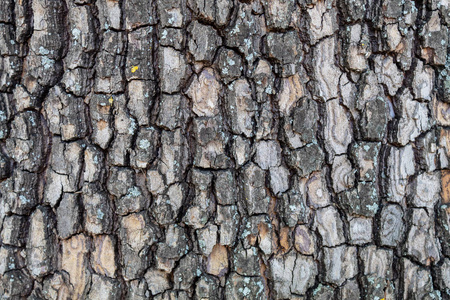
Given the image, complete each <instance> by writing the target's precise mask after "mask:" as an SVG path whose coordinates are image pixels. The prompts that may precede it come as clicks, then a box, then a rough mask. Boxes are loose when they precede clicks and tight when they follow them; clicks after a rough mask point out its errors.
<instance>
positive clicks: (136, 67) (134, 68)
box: [131, 66, 139, 73]
mask: <svg viewBox="0 0 450 300" xmlns="http://www.w3.org/2000/svg"><path fill="white" fill-rule="evenodd" d="M138 69H139V67H138V66H134V67H131V73H134V72H136V71H137V70H138Z"/></svg>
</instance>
